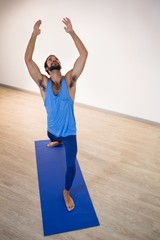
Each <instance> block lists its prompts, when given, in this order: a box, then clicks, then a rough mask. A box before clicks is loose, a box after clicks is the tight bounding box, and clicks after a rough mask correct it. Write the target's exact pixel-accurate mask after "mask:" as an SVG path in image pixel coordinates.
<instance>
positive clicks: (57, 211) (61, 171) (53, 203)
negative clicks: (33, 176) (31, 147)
mask: <svg viewBox="0 0 160 240" xmlns="http://www.w3.org/2000/svg"><path fill="white" fill-rule="evenodd" d="M48 143H49V141H48V140H40V141H35V150H36V160H37V172H38V182H39V192H40V202H41V212H42V221H43V232H44V236H48V235H52V234H58V233H64V232H69V231H74V230H80V229H84V228H89V227H95V226H99V225H100V224H99V221H98V218H97V215H96V212H95V210H94V207H93V204H92V202H91V198H90V196H89V193H88V190H87V187H86V184H85V181H84V178H83V175H82V172H81V169H80V167H79V164H78V161H77V160H76V177H75V179H74V182H73V185H72V188H71V191H70V192H71V195H72V197H73V199H74V202H75V209H74V210H72V211H71V212H69V211H68V210H67V208H66V206H65V202H64V199H63V190H64V185H65V172H66V160H65V149H64V146H63V145H59V146H57V147H52V148H49V147H47V144H48Z"/></svg>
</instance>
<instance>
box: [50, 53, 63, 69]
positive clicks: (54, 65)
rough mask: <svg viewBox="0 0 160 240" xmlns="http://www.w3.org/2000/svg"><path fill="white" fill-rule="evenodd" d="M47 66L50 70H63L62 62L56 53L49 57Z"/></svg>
mask: <svg viewBox="0 0 160 240" xmlns="http://www.w3.org/2000/svg"><path fill="white" fill-rule="evenodd" d="M47 66H48V70H49V71H53V70H61V63H60V61H59V60H58V58H57V57H56V56H54V55H51V56H49V57H48V59H47Z"/></svg>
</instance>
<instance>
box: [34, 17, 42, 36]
mask: <svg viewBox="0 0 160 240" xmlns="http://www.w3.org/2000/svg"><path fill="white" fill-rule="evenodd" d="M41 23H42V21H41V20H38V21H37V22H36V23H35V24H34V28H33V32H34V33H35V34H36V35H39V34H40V33H41V29H40V28H39V27H40V25H41Z"/></svg>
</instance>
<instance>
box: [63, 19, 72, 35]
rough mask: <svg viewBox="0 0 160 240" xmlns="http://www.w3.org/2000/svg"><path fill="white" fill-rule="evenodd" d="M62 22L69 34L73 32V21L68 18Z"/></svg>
mask: <svg viewBox="0 0 160 240" xmlns="http://www.w3.org/2000/svg"><path fill="white" fill-rule="evenodd" d="M62 22H63V23H64V24H65V27H64V29H65V31H66V32H67V33H71V32H73V27H72V23H71V20H70V19H69V18H67V17H66V18H63V20H62Z"/></svg>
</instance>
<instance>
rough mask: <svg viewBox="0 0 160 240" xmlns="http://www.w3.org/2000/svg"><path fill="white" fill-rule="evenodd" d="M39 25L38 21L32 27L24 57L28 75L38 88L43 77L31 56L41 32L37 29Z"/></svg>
mask: <svg viewBox="0 0 160 240" xmlns="http://www.w3.org/2000/svg"><path fill="white" fill-rule="evenodd" d="M40 25H41V20H38V21H37V22H36V23H35V25H34V28H33V32H32V35H31V38H30V40H29V43H28V45H27V49H26V52H25V57H24V59H25V63H26V65H27V68H28V71H29V74H30V76H31V77H32V78H33V80H34V81H35V82H36V83H37V84H38V86H40V83H41V81H42V80H43V76H42V74H41V72H40V70H39V68H38V66H37V64H36V63H35V62H34V61H33V59H32V56H33V52H34V48H35V43H36V39H37V36H38V35H39V34H40V32H41V30H40V28H39V27H40Z"/></svg>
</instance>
